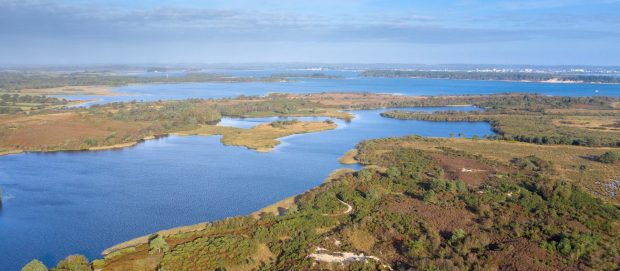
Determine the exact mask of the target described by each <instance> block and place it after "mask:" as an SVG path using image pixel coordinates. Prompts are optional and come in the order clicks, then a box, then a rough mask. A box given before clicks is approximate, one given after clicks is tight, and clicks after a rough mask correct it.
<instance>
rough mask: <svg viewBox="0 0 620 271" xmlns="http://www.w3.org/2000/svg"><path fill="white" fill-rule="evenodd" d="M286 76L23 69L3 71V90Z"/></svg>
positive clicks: (0, 86) (0, 76) (0, 81)
mask: <svg viewBox="0 0 620 271" xmlns="http://www.w3.org/2000/svg"><path fill="white" fill-rule="evenodd" d="M282 80H286V78H275V77H264V78H263V77H256V78H255V77H235V76H230V75H222V74H210V73H189V74H186V75H183V76H170V77H164V76H157V77H151V76H135V75H108V74H97V73H25V72H24V73H22V72H0V90H1V91H18V90H20V89H28V88H34V89H40V88H54V87H65V86H94V85H105V86H124V85H128V84H149V83H201V82H256V81H260V82H264V81H266V82H279V81H282Z"/></svg>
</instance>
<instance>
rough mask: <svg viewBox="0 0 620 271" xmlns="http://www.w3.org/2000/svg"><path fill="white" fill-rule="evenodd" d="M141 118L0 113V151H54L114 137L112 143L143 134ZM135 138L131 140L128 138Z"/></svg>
mask: <svg viewBox="0 0 620 271" xmlns="http://www.w3.org/2000/svg"><path fill="white" fill-rule="evenodd" d="M146 127H148V123H143V122H131V123H129V122H122V121H117V120H112V119H109V118H105V117H97V116H92V115H88V114H82V113H80V112H75V111H74V112H67V113H53V114H45V115H32V116H28V115H7V116H2V117H0V150H3V152H17V151H20V150H24V151H57V150H81V149H88V148H89V147H96V146H85V145H84V142H85V141H86V140H88V139H95V140H97V141H99V142H103V140H104V139H106V138H111V137H114V140H111V141H112V142H114V143H113V144H112V145H115V144H125V143H130V142H123V141H122V139H123V138H126V137H127V138H143V137H145V136H147V135H146V134H143V132H142V130H143V129H144V128H146ZM132 141H134V142H135V140H132Z"/></svg>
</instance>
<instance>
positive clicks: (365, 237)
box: [344, 229, 376, 251]
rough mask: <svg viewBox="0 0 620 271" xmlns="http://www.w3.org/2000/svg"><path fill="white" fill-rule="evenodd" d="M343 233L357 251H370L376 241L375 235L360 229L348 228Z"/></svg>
mask: <svg viewBox="0 0 620 271" xmlns="http://www.w3.org/2000/svg"><path fill="white" fill-rule="evenodd" d="M344 234H345V236H346V237H347V239H349V241H350V242H351V245H352V246H353V248H354V249H356V250H358V251H372V248H373V246H374V245H375V243H376V240H375V237H374V236H373V235H372V234H370V233H369V232H367V231H365V230H362V229H355V230H348V231H346V232H345V233H344Z"/></svg>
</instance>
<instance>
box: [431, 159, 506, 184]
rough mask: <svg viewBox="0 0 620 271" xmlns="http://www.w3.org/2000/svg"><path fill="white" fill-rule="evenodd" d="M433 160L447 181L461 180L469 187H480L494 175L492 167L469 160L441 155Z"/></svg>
mask: <svg viewBox="0 0 620 271" xmlns="http://www.w3.org/2000/svg"><path fill="white" fill-rule="evenodd" d="M433 158H434V159H435V160H436V161H437V162H438V164H439V166H440V167H441V168H443V170H444V175H445V177H446V178H447V179H450V180H461V181H463V182H464V183H465V184H467V185H469V186H471V187H478V186H480V184H482V183H483V182H484V181H486V180H488V179H489V177H491V176H492V175H493V174H494V173H495V170H494V169H493V168H492V167H490V166H488V165H486V164H484V163H482V162H480V161H478V160H475V159H471V158H464V157H450V156H447V155H442V154H435V155H433Z"/></svg>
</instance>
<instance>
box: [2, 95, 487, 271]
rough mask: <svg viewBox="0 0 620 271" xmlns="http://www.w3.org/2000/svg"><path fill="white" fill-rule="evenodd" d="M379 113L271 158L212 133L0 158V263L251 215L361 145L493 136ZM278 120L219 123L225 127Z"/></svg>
mask: <svg viewBox="0 0 620 271" xmlns="http://www.w3.org/2000/svg"><path fill="white" fill-rule="evenodd" d="M438 109H442V108H423V110H425V111H433V110H438ZM450 109H458V110H474V109H475V108H473V107H460V108H454V107H450ZM416 110H420V109H416ZM382 111H384V110H368V111H352V112H353V113H354V114H355V116H356V117H355V119H354V120H353V121H351V122H349V123H347V122H344V121H340V120H336V123H337V124H338V128H337V129H335V130H331V131H324V132H319V133H311V134H302V135H294V136H289V137H286V138H284V139H283V140H282V141H283V143H282V144H281V145H279V146H278V147H277V148H276V149H275V150H274V151H273V152H269V153H258V152H255V151H253V150H248V149H246V148H244V147H227V146H223V145H222V144H221V143H220V142H219V139H220V137H219V136H210V137H201V136H188V137H178V136H171V137H166V138H161V139H157V140H150V141H146V142H145V143H143V144H139V145H137V146H135V147H132V148H126V149H120V150H108V151H98V152H56V153H26V154H17V155H9V156H0V186H2V187H3V188H4V189H5V204H4V206H3V208H2V209H0V240H2V245H1V246H0V266H3V268H6V270H18V269H19V268H20V267H21V266H22V265H23V264H25V263H26V262H28V261H29V260H30V259H33V258H39V259H41V260H43V261H44V262H45V263H46V264H48V265H51V264H53V263H55V262H57V261H58V260H60V259H62V258H63V257H65V256H67V255H69V254H74V253H80V254H84V255H86V256H88V257H89V258H91V259H92V258H95V257H100V254H99V253H100V252H101V251H103V250H104V249H105V248H107V247H110V246H112V245H114V244H117V243H120V242H122V241H126V240H128V239H131V238H134V237H137V236H141V235H145V234H148V233H152V232H155V231H157V230H161V229H166V228H171V227H175V226H181V225H188V224H195V223H199V222H204V221H210V220H216V219H221V218H225V217H228V216H235V215H245V214H249V213H251V212H254V211H256V210H259V209H261V208H262V207H264V206H266V205H269V204H271V203H274V202H277V201H279V200H281V199H284V198H286V197H289V196H292V195H295V194H299V193H302V192H304V191H306V190H308V189H310V188H312V187H315V186H317V185H319V184H321V183H322V182H323V180H324V178H325V177H326V176H327V175H329V173H330V172H331V171H332V170H334V169H337V168H341V167H345V166H343V165H340V164H339V163H338V161H337V160H338V158H339V157H340V156H341V155H343V154H344V153H345V152H346V151H347V150H349V149H352V148H353V147H354V146H355V144H357V143H358V142H359V141H361V140H363V139H370V138H381V137H391V136H403V135H409V134H418V135H424V136H442V137H445V136H448V135H450V134H458V133H464V134H465V135H466V136H474V135H478V136H484V135H487V134H492V131H491V129H490V126H489V124H487V123H441V122H423V121H408V120H396V119H389V118H382V117H381V116H379V113H380V112H382ZM275 119H276V118H261V119H230V118H225V119H224V120H223V121H222V125H229V126H237V127H246V128H247V127H251V126H253V125H257V124H260V123H264V122H266V121H273V120H275ZM301 119H303V120H312V119H316V120H323V119H325V118H301ZM349 167H353V168H357V167H358V166H356V165H354V166H349Z"/></svg>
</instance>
